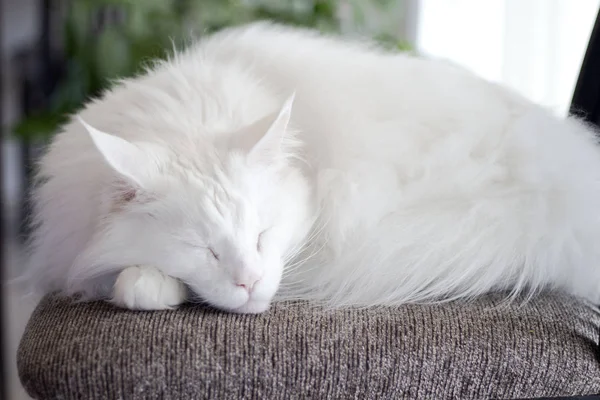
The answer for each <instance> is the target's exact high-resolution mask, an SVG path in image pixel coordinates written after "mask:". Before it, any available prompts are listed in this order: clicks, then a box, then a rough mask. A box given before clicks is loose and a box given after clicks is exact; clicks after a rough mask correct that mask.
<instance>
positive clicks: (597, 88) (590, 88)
mask: <svg viewBox="0 0 600 400" xmlns="http://www.w3.org/2000/svg"><path fill="white" fill-rule="evenodd" d="M571 114H573V115H577V116H580V117H582V118H584V119H585V120H586V121H588V122H590V123H593V124H595V125H596V126H599V127H600V10H598V16H597V17H596V23H595V24H594V27H593V28H592V34H591V35H590V41H589V44H588V47H587V50H586V52H585V56H584V58H583V62H582V63H581V71H580V72H579V78H578V79H577V84H576V85H575V91H574V92H573V100H572V102H571ZM599 306H600V305H599ZM596 358H597V359H598V361H599V362H600V329H598V343H597V344H596Z"/></svg>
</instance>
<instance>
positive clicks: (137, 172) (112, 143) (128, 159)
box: [77, 117, 153, 187]
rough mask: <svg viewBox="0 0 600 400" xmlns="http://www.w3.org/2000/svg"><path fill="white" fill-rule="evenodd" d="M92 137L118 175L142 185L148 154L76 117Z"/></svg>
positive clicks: (149, 164)
mask: <svg viewBox="0 0 600 400" xmlns="http://www.w3.org/2000/svg"><path fill="white" fill-rule="evenodd" d="M77 118H78V120H79V122H80V123H81V124H82V125H83V126H84V127H85V129H86V131H87V132H88V134H89V135H90V137H91V138H92V141H93V142H94V145H95V146H96V148H97V149H98V151H99V152H100V153H101V154H102V156H103V157H104V159H105V160H106V162H107V163H108V164H109V165H110V166H111V167H112V168H113V169H114V170H115V171H116V172H118V173H119V174H120V175H122V176H123V177H124V178H126V179H127V180H129V181H131V183H134V184H136V185H137V186H139V187H144V185H143V181H144V179H143V178H144V176H147V175H148V172H149V169H151V167H152V164H153V163H152V161H151V159H150V157H149V155H148V154H146V153H145V152H144V151H142V150H141V149H140V148H139V147H138V146H136V145H135V144H133V143H131V142H128V141H127V140H125V139H123V138H120V137H118V136H115V135H111V134H110V133H106V132H102V131H100V130H98V129H96V128H94V127H93V126H91V125H89V124H88V123H86V122H85V121H84V120H83V119H82V118H81V117H77Z"/></svg>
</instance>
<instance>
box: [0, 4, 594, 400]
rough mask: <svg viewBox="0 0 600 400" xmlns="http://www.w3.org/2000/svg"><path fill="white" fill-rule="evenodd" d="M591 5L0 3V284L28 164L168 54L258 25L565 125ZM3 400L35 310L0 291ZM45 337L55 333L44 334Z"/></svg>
mask: <svg viewBox="0 0 600 400" xmlns="http://www.w3.org/2000/svg"><path fill="white" fill-rule="evenodd" d="M599 7H600V0H577V1H572V0H486V1H480V0H420V1H419V0H137V1H135V0H71V1H67V0H2V5H1V9H0V12H1V14H0V15H1V19H0V22H1V32H0V38H1V43H2V59H1V64H0V71H1V75H2V76H1V83H2V84H1V89H2V93H1V96H2V97H1V99H2V103H1V115H2V165H1V169H2V195H3V198H2V216H3V218H2V224H3V232H4V234H3V236H2V237H3V241H2V244H3V255H4V263H3V264H2V274H3V280H4V281H6V280H7V279H10V278H11V277H14V276H16V275H18V274H19V272H20V270H21V268H22V266H23V263H22V259H23V251H22V245H23V243H24V241H25V240H26V239H27V235H28V231H27V227H26V224H25V223H24V221H25V218H26V216H27V213H28V211H29V207H28V203H27V201H26V198H27V197H26V194H27V191H28V188H29V185H30V182H31V174H32V171H33V165H34V162H35V159H36V157H38V156H39V154H40V151H41V150H42V149H43V146H44V144H45V143H47V141H48V140H49V138H51V137H52V134H53V133H54V132H56V130H57V128H58V127H59V126H60V125H61V123H62V122H63V121H64V120H65V117H66V116H67V115H68V114H69V113H72V112H74V111H76V110H77V109H78V108H79V107H81V105H82V103H83V102H84V101H85V100H86V99H87V98H89V97H90V96H95V95H97V94H99V93H100V92H101V91H102V90H103V89H104V88H106V87H107V86H108V85H109V84H110V82H111V80H112V79H114V78H116V77H123V76H130V75H133V74H135V73H136V72H137V71H139V70H140V68H141V67H142V66H143V65H144V63H145V62H147V61H148V60H150V59H153V58H156V57H164V56H165V55H166V54H167V52H168V51H170V50H171V49H172V48H173V46H174V45H175V46H180V45H182V44H183V43H185V42H189V39H190V38H193V37H201V36H202V35H206V34H208V33H210V32H214V31H216V30H219V29H222V28H224V27H226V26H230V25H236V24H242V23H245V22H248V21H252V20H257V19H271V20H276V21H279V22H284V23H288V24H294V25H301V26H309V27H314V28H315V29H319V30H322V31H325V32H333V33H340V34H342V35H348V36H359V37H365V36H366V37H369V38H372V39H373V40H375V41H377V42H379V43H381V45H383V46H385V47H387V48H389V49H390V50H391V51H410V52H414V53H418V54H426V55H432V56H435V57H442V58H447V59H450V60H452V61H454V62H456V63H459V64H462V65H463V66H465V67H467V68H469V69H471V70H472V71H473V72H475V73H476V74H478V75H480V76H482V77H484V78H486V79H489V80H492V81H496V82H501V83H504V84H506V85H508V86H510V87H512V88H513V89H515V90H517V91H518V92H520V93H521V94H523V95H524V96H526V97H528V98H530V99H532V100H534V101H536V102H538V103H541V104H543V105H545V106H547V107H549V108H550V109H552V110H553V111H554V112H555V113H557V114H562V115H564V114H566V112H567V110H568V106H569V103H570V101H571V96H572V92H573V88H574V85H575V82H576V79H577V76H578V73H579V68H580V66H581V61H582V58H583V55H584V52H585V49H586V46H587V43H588V39H589V35H590V32H591V29H592V25H593V23H594V20H595V17H596V15H597V13H598V9H599ZM1 288H2V300H3V301H2V310H3V312H4V316H3V318H4V320H3V325H2V328H1V329H0V334H2V335H3V337H4V350H5V357H2V358H1V359H2V360H4V362H5V363H4V365H5V371H6V374H5V375H6V380H5V382H4V384H2V383H1V382H0V388H2V389H4V391H5V395H6V396H7V398H8V399H27V398H28V397H27V396H26V395H25V393H24V392H23V391H22V389H21V387H20V384H19V381H18V377H17V373H16V365H15V353H16V348H17V345H18V342H19V339H20V336H21V334H22V332H23V329H24V327H25V324H26V322H27V319H28V318H29V315H30V313H31V311H32V310H33V308H34V306H35V304H31V303H29V302H27V301H24V300H23V299H22V298H21V293H19V291H18V289H17V288H15V287H14V286H11V285H6V284H3V285H2V286H1ZM48 329H52V327H48Z"/></svg>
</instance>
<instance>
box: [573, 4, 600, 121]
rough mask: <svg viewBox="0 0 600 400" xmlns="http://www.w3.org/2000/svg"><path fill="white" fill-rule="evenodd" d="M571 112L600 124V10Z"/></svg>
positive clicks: (580, 73) (582, 65) (584, 59)
mask: <svg viewBox="0 0 600 400" xmlns="http://www.w3.org/2000/svg"><path fill="white" fill-rule="evenodd" d="M571 114H573V115H578V116H581V117H582V118H584V119H585V120H587V121H588V122H591V123H594V124H596V125H600V11H599V12H598V16H597V17H596V23H595V24H594V27H593V29H592V34H591V35H590V41H589V44H588V47H587V50H586V52H585V56H584V58H583V62H582V64H581V70H580V72H579V78H578V79H577V84H576V85H575V91H574V92H573V98H572V101H571Z"/></svg>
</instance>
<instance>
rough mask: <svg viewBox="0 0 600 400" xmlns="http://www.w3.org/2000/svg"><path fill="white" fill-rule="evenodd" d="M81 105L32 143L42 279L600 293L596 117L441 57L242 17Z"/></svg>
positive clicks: (159, 296)
mask: <svg viewBox="0 0 600 400" xmlns="http://www.w3.org/2000/svg"><path fill="white" fill-rule="evenodd" d="M294 93H295V97H293V94H294ZM78 117H79V118H75V119H73V120H72V121H71V123H69V124H67V125H66V126H65V127H64V129H63V131H62V132H61V133H60V134H58V135H57V136H56V137H55V139H54V140H53V142H52V144H51V146H50V147H49V149H48V151H47V153H46V155H45V156H44V157H43V158H42V160H41V163H40V172H39V185H38V187H37V190H36V192H35V205H36V214H35V223H36V230H35V235H34V240H33V245H32V272H31V273H32V277H33V278H34V279H35V281H36V283H37V284H38V287H39V288H41V289H42V290H44V291H49V290H61V291H63V292H64V293H67V294H81V295H83V296H84V297H85V298H106V299H111V300H112V301H113V302H114V303H116V304H118V305H121V306H124V307H128V308H134V309H135V308H140V309H161V308H170V307H173V306H176V305H177V304H179V303H181V302H183V301H184V300H185V299H186V298H187V299H192V300H196V299H197V300H202V301H206V302H208V303H210V304H212V305H214V306H216V307H219V308H222V309H225V310H230V311H235V312H251V313H254V312H262V311H265V310H267V309H268V307H269V304H270V302H271V301H272V300H273V299H308V300H312V301H316V302H322V303H325V304H327V305H330V306H333V307H341V306H349V305H358V306H369V305H387V304H398V303H405V302H416V301H440V300H447V299H452V298H458V297H463V298H464V297H472V296H477V295H480V294H483V293H485V292H488V291H491V290H499V289H502V290H505V289H508V290H510V291H512V293H514V294H517V293H521V292H525V293H528V294H533V293H535V292H536V291H538V290H540V289H543V288H557V289H562V290H565V291H568V292H570V293H573V294H575V295H578V296H583V297H586V298H588V299H591V300H592V301H596V302H598V301H600V265H599V263H600V245H598V244H597V241H598V240H599V238H600V149H599V147H598V145H597V139H596V137H595V136H594V132H593V131H592V130H591V128H589V127H586V126H584V125H583V124H582V123H580V122H579V121H577V120H574V119H571V118H567V119H559V118H557V117H555V116H553V115H551V114H550V113H549V112H547V111H545V110H543V109H541V108H540V107H538V106H536V105H534V104H532V103H530V102H528V101H526V100H524V99H523V98H520V97H519V96H517V95H515V94H514V93H511V92H509V91H508V90H506V89H504V88H502V87H499V86H497V85H494V84H491V83H489V82H486V81H483V80H481V79H479V78H477V77H475V76H473V75H472V74H471V73H469V72H467V71H465V70H463V69H461V68H459V67H457V66H454V65H451V64H449V63H445V62H442V61H435V60H427V59H422V58H418V57H413V56H410V55H404V54H388V53H386V52H384V51H382V50H379V49H376V48H372V47H371V46H369V45H367V44H362V43H352V42H347V41H344V40H342V39H336V38H327V37H321V36H319V35H318V34H316V33H312V32H308V31H304V30H296V29H291V28H286V27H281V26H275V25H271V24H266V23H259V24H252V25H249V26H245V27H242V28H234V29H230V30H226V31H223V32H221V33H218V34H216V35H214V36H212V37H209V38H206V39H204V40H203V41H201V42H200V43H198V44H197V45H195V46H192V47H190V48H189V49H188V50H186V51H184V52H182V53H180V54H176V55H174V56H173V57H172V58H171V59H170V60H169V61H167V62H163V63H159V64H157V65H155V66H153V67H152V69H151V70H149V71H148V72H147V74H145V75H144V76H140V77H138V78H135V79H129V80H125V81H123V82H121V83H120V84H118V85H116V86H115V87H114V88H113V89H112V90H111V91H110V92H108V93H106V94H105V95H104V96H103V97H102V98H101V99H97V100H95V101H93V102H91V103H90V104H88V105H87V106H86V108H85V109H84V110H83V111H81V113H80V114H79V115H78ZM88 124H89V125H88ZM182 283H183V284H182ZM184 284H185V285H184ZM187 288H189V293H188V291H187Z"/></svg>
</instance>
